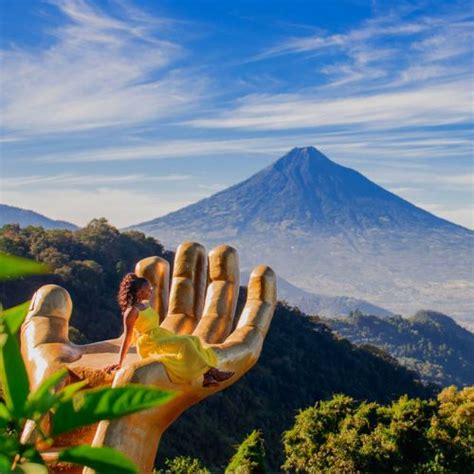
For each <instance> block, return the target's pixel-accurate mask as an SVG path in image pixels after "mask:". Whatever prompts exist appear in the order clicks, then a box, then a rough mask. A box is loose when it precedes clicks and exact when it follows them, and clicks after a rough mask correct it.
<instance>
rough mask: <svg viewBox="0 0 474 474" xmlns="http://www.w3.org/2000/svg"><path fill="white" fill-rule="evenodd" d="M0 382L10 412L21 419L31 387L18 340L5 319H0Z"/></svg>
mask: <svg viewBox="0 0 474 474" xmlns="http://www.w3.org/2000/svg"><path fill="white" fill-rule="evenodd" d="M0 382H1V383H2V390H3V397H4V399H5V403H6V405H7V408H8V410H9V411H10V413H11V414H12V415H13V416H14V417H16V418H21V417H22V416H23V412H24V408H25V402H26V399H27V397H28V392H29V390H30V385H29V382H28V375H27V373H26V368H25V364H24V362H23V359H22V357H21V352H20V346H19V344H18V341H17V338H16V336H15V335H13V334H11V333H10V331H9V330H8V327H7V324H6V323H5V321H4V320H3V318H0Z"/></svg>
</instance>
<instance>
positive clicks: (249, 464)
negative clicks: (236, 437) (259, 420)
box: [225, 430, 270, 474]
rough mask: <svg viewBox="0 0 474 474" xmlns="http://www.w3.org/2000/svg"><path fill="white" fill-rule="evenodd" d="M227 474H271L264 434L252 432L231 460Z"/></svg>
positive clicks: (256, 431)
mask: <svg viewBox="0 0 474 474" xmlns="http://www.w3.org/2000/svg"><path fill="white" fill-rule="evenodd" d="M225 472H226V474H253V473H267V472H270V470H269V468H268V466H267V463H266V460H265V446H264V441H263V436H262V433H261V432H260V431H258V430H254V431H252V433H250V434H249V435H248V436H247V437H246V438H245V440H244V441H243V442H242V444H241V445H240V446H239V447H238V448H237V452H236V453H235V454H234V456H233V457H232V459H231V460H230V463H229V465H228V466H227V467H226V470H225Z"/></svg>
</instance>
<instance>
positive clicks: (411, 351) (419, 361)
mask: <svg viewBox="0 0 474 474" xmlns="http://www.w3.org/2000/svg"><path fill="white" fill-rule="evenodd" d="M324 322H325V323H326V324H327V325H328V326H329V327H331V328H332V329H333V330H334V332H336V333H337V334H339V335H340V336H341V337H345V338H347V339H348V340H349V341H351V342H352V343H354V344H358V345H361V344H372V345H375V346H377V347H380V348H382V349H383V350H385V351H387V352H388V353H389V354H391V355H392V356H393V357H395V358H397V359H398V361H399V362H400V363H401V364H403V365H404V366H406V367H408V368H410V369H412V370H416V371H417V372H418V373H420V374H421V376H422V378H423V380H425V381H427V382H432V383H438V384H440V385H443V386H445V385H451V384H454V385H457V386H458V387H462V386H467V385H474V358H473V354H474V334H472V333H471V332H469V331H467V330H466V329H464V328H462V327H461V326H459V325H458V324H456V322H455V321H454V320H453V319H452V318H450V317H449V316H446V315H445V314H441V313H437V312H435V311H418V312H417V313H416V314H415V315H414V316H412V317H410V318H401V317H400V316H393V317H389V318H378V317H376V316H366V315H363V314H361V313H358V312H356V313H354V314H352V315H351V316H350V317H349V318H345V319H325V320H324Z"/></svg>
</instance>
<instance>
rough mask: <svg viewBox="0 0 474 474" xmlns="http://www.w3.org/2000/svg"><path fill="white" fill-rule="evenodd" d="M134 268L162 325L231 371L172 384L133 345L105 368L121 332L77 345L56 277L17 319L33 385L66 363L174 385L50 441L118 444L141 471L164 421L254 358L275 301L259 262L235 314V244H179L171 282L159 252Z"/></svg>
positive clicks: (95, 376) (94, 376)
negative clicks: (146, 403)
mask: <svg viewBox="0 0 474 474" xmlns="http://www.w3.org/2000/svg"><path fill="white" fill-rule="evenodd" d="M135 273H136V274H137V275H139V276H142V277H145V278H146V279H147V280H148V281H149V282H150V284H151V285H152V287H153V297H152V300H151V302H150V304H151V306H152V307H153V308H154V309H155V310H156V312H157V313H158V315H159V317H160V322H161V326H163V327H165V328H166V329H169V330H171V331H173V332H175V333H178V334H193V335H195V336H198V337H199V338H200V339H201V341H202V343H203V345H204V346H206V347H212V348H213V349H214V351H215V353H216V355H217V359H218V367H219V369H222V370H227V371H232V372H235V375H234V376H233V377H232V378H230V379H229V380H227V381H225V382H223V383H220V384H219V385H218V386H215V387H209V388H205V387H203V386H202V377H201V378H200V379H199V380H193V381H191V382H190V383H189V384H175V383H172V382H171V381H170V379H169V377H168V375H167V372H166V370H165V368H164V367H163V365H162V364H161V363H160V362H159V361H157V360H154V359H153V358H148V359H140V358H139V357H138V355H137V354H136V351H135V350H134V348H131V350H130V351H129V353H128V355H127V356H126V358H125V360H124V362H123V364H122V368H121V369H120V370H119V371H117V372H116V373H115V374H112V375H110V374H107V373H106V371H105V370H104V367H106V366H108V365H112V364H114V363H116V362H117V358H118V353H119V350H120V345H121V338H117V339H113V340H109V341H103V342H98V343H94V344H87V345H82V346H79V345H75V344H72V343H71V342H70V341H69V338H68V328H69V319H70V316H71V311H72V302H71V298H70V296H69V294H68V292H67V291H66V290H65V289H63V288H61V287H59V286H57V285H46V286H43V287H42V288H40V289H39V290H38V291H37V292H36V293H35V295H34V297H33V300H32V304H31V308H30V312H29V313H28V315H27V317H26V320H25V322H24V324H23V327H22V332H21V344H22V353H23V357H24V359H25V362H26V364H27V368H28V374H29V377H30V382H31V385H32V388H35V387H37V386H38V385H39V384H40V383H41V382H42V381H43V380H44V379H45V378H46V377H48V376H49V375H50V374H51V373H54V372H55V371H57V370H58V369H60V368H62V367H68V368H69V369H70V370H71V371H73V372H75V373H76V374H83V375H82V376H86V377H87V378H89V379H90V380H91V381H92V384H93V385H100V384H107V383H111V382H112V385H113V386H115V387H116V386H120V385H125V384H128V383H142V384H150V385H154V386H158V387H160V388H163V389H171V390H174V391H175V392H176V393H177V395H176V397H175V398H174V399H172V400H171V401H170V402H168V403H167V404H166V405H162V406H160V407H157V408H153V409H150V410H146V411H144V412H139V413H136V414H133V415H129V416H126V417H123V418H120V419H117V420H112V421H103V422H100V423H99V424H98V426H93V427H90V429H86V430H84V429H82V430H81V431H80V432H73V433H71V434H70V435H65V436H64V437H63V438H61V439H58V440H56V441H55V443H56V446H67V445H72V444H74V445H76V444H82V443H90V442H91V441H92V445H93V446H110V447H113V448H116V449H118V450H120V451H121V452H123V453H124V454H126V455H128V456H129V457H130V459H132V460H133V461H134V462H135V463H136V464H137V465H138V467H139V469H140V471H141V472H144V473H148V472H151V471H152V469H153V464H154V459H155V455H156V451H157V449H158V444H159V441H160V438H161V436H162V434H163V432H164V431H165V430H166V428H168V426H170V425H171V423H173V421H174V420H175V419H176V418H178V417H179V416H180V414H181V413H182V412H183V411H184V410H186V409H187V408H189V407H190V406H192V405H194V404H195V403H198V402H199V401H201V400H203V399H204V398H206V397H208V396H209V395H212V394H213V393H216V392H218V391H220V390H222V389H223V388H225V387H227V386H229V385H231V384H233V383H235V382H236V381H237V380H238V379H239V378H240V377H242V375H244V374H245V373H246V372H247V371H248V370H249V369H250V368H251V367H252V366H253V365H254V364H255V363H256V361H257V360H258V358H259V355H260V352H261V349H262V345H263V341H264V339H265V336H266V334H267V331H268V328H269V326H270V322H271V319H272V317H273V313H274V309H275V304H276V282H275V274H274V272H273V270H271V268H269V267H267V266H264V265H261V266H258V267H256V268H255V269H254V271H253V272H252V274H251V276H250V281H249V285H248V296H247V302H246V304H245V307H244V309H243V311H242V314H241V315H240V318H239V319H238V320H234V315H235V310H236V305H237V298H238V293H239V281H240V277H239V262H238V255H237V252H236V250H235V249H233V248H232V247H229V246H227V245H222V246H219V247H217V248H215V249H214V250H212V251H211V252H210V253H209V256H207V254H206V250H205V249H204V247H203V246H202V245H200V244H197V243H192V242H186V243H183V244H182V245H180V246H179V248H178V250H177V252H176V257H175V261H174V268H173V277H172V281H171V288H170V285H169V273H170V272H169V264H168V262H166V261H165V260H163V259H162V258H159V257H149V258H146V259H143V260H141V261H140V262H138V263H137V265H136V268H135ZM169 288H170V290H169ZM84 374H85V375H84ZM79 376H81V375H79ZM112 379H113V381H112ZM25 429H28V427H26V428H25ZM53 448H54V446H53ZM46 456H47V455H46ZM85 471H87V469H86V470H85ZM69 472H72V470H71V471H69Z"/></svg>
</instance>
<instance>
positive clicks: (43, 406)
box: [25, 369, 68, 418]
mask: <svg viewBox="0 0 474 474" xmlns="http://www.w3.org/2000/svg"><path fill="white" fill-rule="evenodd" d="M67 373H68V372H67V369H61V370H59V371H58V372H56V373H54V374H53V375H50V376H49V377H48V378H47V379H46V380H43V382H42V383H41V385H40V386H39V387H38V388H37V389H36V390H35V391H34V392H32V393H30V395H29V397H28V400H27V403H26V408H25V415H26V416H27V417H28V418H34V415H35V414H46V413H47V411H48V410H49V409H50V408H52V407H53V406H54V405H55V404H56V403H58V402H59V400H60V397H59V396H58V395H57V394H55V393H54V388H55V387H56V385H58V384H59V383H60V382H61V381H62V380H63V379H64V377H66V375H67Z"/></svg>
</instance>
